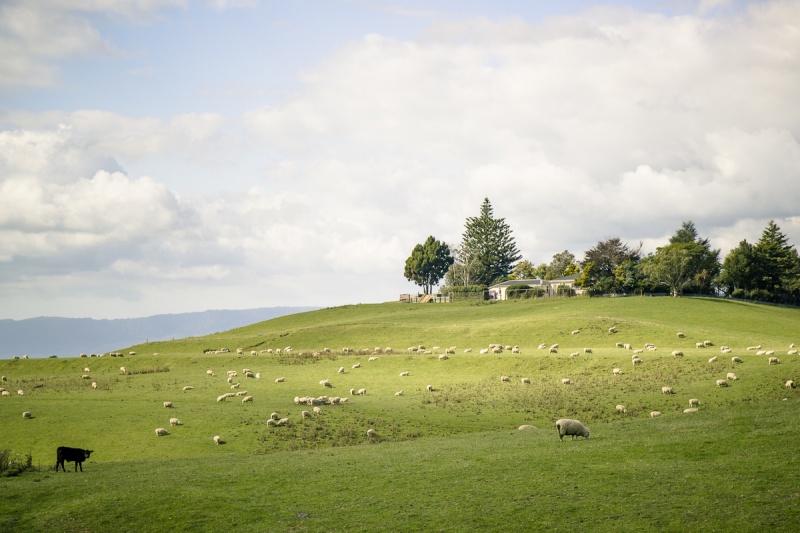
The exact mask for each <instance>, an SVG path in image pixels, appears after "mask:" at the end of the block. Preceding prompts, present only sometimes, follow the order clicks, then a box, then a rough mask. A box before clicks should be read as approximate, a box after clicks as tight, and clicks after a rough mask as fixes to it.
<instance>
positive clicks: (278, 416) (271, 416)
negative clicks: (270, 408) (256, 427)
mask: <svg viewBox="0 0 800 533" xmlns="http://www.w3.org/2000/svg"><path fill="white" fill-rule="evenodd" d="M269 417H270V419H272V420H278V419H279V418H280V417H281V415H279V414H278V413H272V414H271V415H269Z"/></svg>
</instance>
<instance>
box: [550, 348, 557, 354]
mask: <svg viewBox="0 0 800 533" xmlns="http://www.w3.org/2000/svg"><path fill="white" fill-rule="evenodd" d="M550 353H558V348H550Z"/></svg>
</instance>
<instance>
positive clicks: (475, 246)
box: [461, 198, 522, 285]
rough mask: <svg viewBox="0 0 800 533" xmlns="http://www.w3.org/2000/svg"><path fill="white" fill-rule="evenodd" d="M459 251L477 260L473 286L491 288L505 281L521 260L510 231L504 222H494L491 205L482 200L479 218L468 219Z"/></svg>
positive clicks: (503, 220) (502, 220)
mask: <svg viewBox="0 0 800 533" xmlns="http://www.w3.org/2000/svg"><path fill="white" fill-rule="evenodd" d="M461 251H462V253H463V254H465V255H466V256H468V257H472V258H474V259H475V260H476V262H477V264H476V265H475V272H474V274H475V277H474V278H473V279H472V282H473V283H477V284H484V285H491V284H493V283H496V282H498V281H501V280H503V279H506V278H507V277H508V275H509V274H511V270H512V268H513V264H514V263H515V262H516V261H519V260H520V259H521V257H522V256H521V255H520V254H519V250H517V245H516V243H515V242H514V237H513V236H512V234H511V228H510V227H509V226H508V224H506V222H505V219H504V218H494V211H493V209H492V204H491V203H490V202H489V199H488V198H484V200H483V204H482V205H481V214H480V216H477V217H469V218H467V222H466V224H465V225H464V234H463V240H462V243H461Z"/></svg>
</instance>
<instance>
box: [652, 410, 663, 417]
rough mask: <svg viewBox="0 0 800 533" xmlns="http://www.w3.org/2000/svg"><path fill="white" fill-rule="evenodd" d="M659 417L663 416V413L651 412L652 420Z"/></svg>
mask: <svg viewBox="0 0 800 533" xmlns="http://www.w3.org/2000/svg"><path fill="white" fill-rule="evenodd" d="M657 416H661V411H650V417H651V418H655V417H657Z"/></svg>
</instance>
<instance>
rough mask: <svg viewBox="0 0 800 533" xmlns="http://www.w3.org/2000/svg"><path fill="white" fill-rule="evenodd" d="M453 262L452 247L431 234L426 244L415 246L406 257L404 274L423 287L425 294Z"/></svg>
mask: <svg viewBox="0 0 800 533" xmlns="http://www.w3.org/2000/svg"><path fill="white" fill-rule="evenodd" d="M452 264H453V257H452V256H451V255H450V248H449V247H448V246H447V245H446V244H444V243H443V242H439V241H437V240H436V239H434V238H433V236H430V237H428V240H426V241H425V244H418V245H416V246H415V247H414V250H412V252H411V255H410V256H409V258H408V259H406V267H405V271H404V273H403V275H405V277H406V279H407V280H409V281H413V282H414V283H416V284H417V285H419V286H420V287H422V288H423V291H424V293H425V294H430V293H431V289H432V288H433V286H434V285H436V284H437V283H439V280H441V279H442V277H444V275H445V273H446V272H447V269H449V268H450V265H452Z"/></svg>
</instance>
